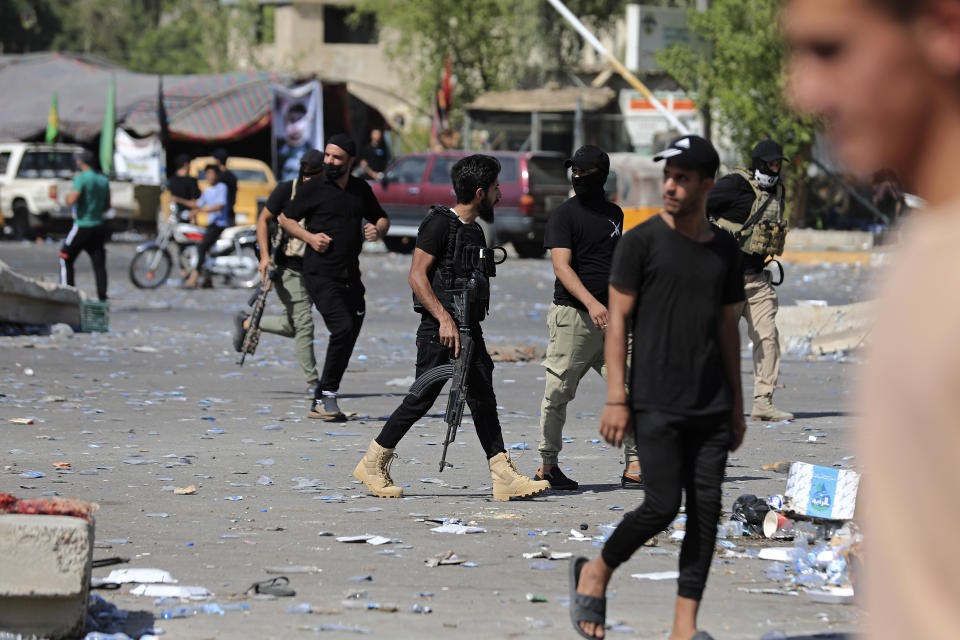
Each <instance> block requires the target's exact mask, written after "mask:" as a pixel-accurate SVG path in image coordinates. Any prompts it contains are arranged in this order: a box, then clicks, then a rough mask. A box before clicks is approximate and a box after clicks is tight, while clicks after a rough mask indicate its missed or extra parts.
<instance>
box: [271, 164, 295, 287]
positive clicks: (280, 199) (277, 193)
mask: <svg viewBox="0 0 960 640" xmlns="http://www.w3.org/2000/svg"><path fill="white" fill-rule="evenodd" d="M292 193H293V180H284V181H283V182H278V183H277V186H276V187H274V189H273V191H271V192H270V195H269V196H268V197H267V204H266V205H264V207H265V208H266V210H267V211H269V212H270V213H272V214H273V215H274V217H277V216H279V215H280V214H281V213H283V212H284V210H286V208H287V203H288V202H290V196H291V194H292ZM286 235H287V234H286V233H284V237H286ZM275 262H276V263H277V266H278V267H281V268H284V269H293V270H295V271H303V258H301V257H299V256H288V255H284V253H283V251H278V252H277V256H276V258H275Z"/></svg>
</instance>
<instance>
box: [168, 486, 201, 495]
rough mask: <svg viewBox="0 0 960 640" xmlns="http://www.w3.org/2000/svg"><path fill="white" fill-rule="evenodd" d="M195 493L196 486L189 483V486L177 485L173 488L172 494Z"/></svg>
mask: <svg viewBox="0 0 960 640" xmlns="http://www.w3.org/2000/svg"><path fill="white" fill-rule="evenodd" d="M196 493H197V487H196V486H194V485H192V484H191V485H190V486H189V487H177V488H176V489H174V490H173V495H175V496H192V495H194V494H196Z"/></svg>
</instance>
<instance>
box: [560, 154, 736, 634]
mask: <svg viewBox="0 0 960 640" xmlns="http://www.w3.org/2000/svg"><path fill="white" fill-rule="evenodd" d="M653 159H654V160H666V166H665V167H664V169H663V182H662V186H661V192H662V194H663V210H662V211H661V212H660V214H659V215H656V216H653V217H652V218H650V219H649V220H647V221H646V222H644V223H642V224H640V225H638V226H636V227H634V228H633V229H631V230H630V231H628V232H627V233H626V234H624V236H623V238H622V239H621V241H620V243H619V245H618V246H617V251H616V253H615V254H614V256H613V265H612V267H611V270H610V293H609V296H610V307H609V319H608V323H609V326H608V328H607V340H606V346H605V354H604V355H605V356H606V360H607V376H608V377H607V403H606V407H604V410H603V416H602V417H601V419H600V434H601V435H602V436H603V438H604V439H605V440H606V441H607V442H609V443H610V444H612V445H614V446H617V447H619V446H620V444H621V443H622V442H623V438H624V435H625V434H626V433H628V432H629V431H631V430H633V431H634V433H635V436H636V439H637V450H638V452H639V454H640V463H641V465H642V466H643V480H644V486H645V492H646V493H645V495H644V500H643V504H641V505H640V506H639V507H638V508H637V509H635V510H633V511H631V512H629V513H627V514H626V515H625V516H624V518H623V521H622V522H621V523H620V524H619V525H618V526H617V528H616V530H614V532H613V534H612V535H611V536H610V538H609V539H608V540H607V542H606V543H605V544H604V545H603V549H602V551H601V553H600V557H598V558H596V559H595V560H593V561H587V559H586V558H584V557H579V558H575V559H574V560H573V562H572V563H571V566H570V617H571V620H572V622H573V626H574V629H576V631H577V632H578V633H579V634H580V635H581V636H583V637H585V638H602V637H603V636H604V623H605V615H606V597H605V594H606V590H607V585H608V584H609V582H610V578H611V576H612V575H613V572H614V570H615V569H616V568H617V567H619V566H621V565H622V564H623V563H624V562H626V561H627V560H628V559H629V558H630V556H631V555H633V553H634V552H635V551H636V550H637V549H639V548H640V546H641V545H643V543H644V542H646V541H647V540H649V539H650V538H652V537H653V536H655V535H657V534H658V533H659V532H661V531H663V530H664V528H666V527H667V526H668V525H669V524H670V522H671V521H672V520H673V518H674V517H675V516H676V514H677V511H678V510H679V509H680V501H681V497H682V496H683V494H686V504H685V506H686V514H687V526H686V536H685V537H684V539H683V545H682V546H681V548H680V576H679V579H678V580H677V599H676V604H675V609H674V619H673V629H672V631H671V633H670V638H673V639H675V640H690V639H694V640H707V639H708V638H710V636H709V635H708V634H706V633H705V632H702V631H698V630H697V612H698V610H699V607H700V600H701V598H702V596H703V590H704V587H705V585H706V582H707V576H708V574H709V573H710V562H711V559H712V557H713V551H714V545H715V544H716V537H717V521H718V520H719V518H720V500H721V484H722V483H723V476H724V471H725V469H726V465H727V452H728V451H734V450H736V449H737V448H738V447H739V446H740V444H741V443H742V441H743V436H744V433H745V431H746V424H745V423H744V419H743V399H742V396H741V393H740V335H739V332H738V330H737V322H738V320H739V318H740V315H739V311H740V310H739V304H740V303H741V302H743V275H742V274H743V272H742V270H741V269H742V267H741V266H740V252H739V251H738V249H737V245H736V243H735V242H734V241H733V239H732V238H731V237H730V236H729V234H726V233H724V232H723V231H722V230H721V229H719V228H718V227H716V226H714V225H712V224H710V222H709V221H708V220H707V217H706V213H705V207H704V201H705V200H706V196H707V192H709V191H710V188H711V187H713V180H714V175H715V174H716V172H717V168H718V167H719V165H720V158H719V156H718V155H717V152H716V150H715V149H714V148H713V145H712V144H710V141H709V140H706V139H704V138H701V137H699V136H693V135H687V136H682V137H680V138H677V139H676V140H674V141H673V142H671V143H670V146H668V147H667V148H666V149H664V150H663V151H661V152H660V153H658V154H657V155H655V156H654V157H653ZM631 322H632V325H633V356H632V358H633V363H632V366H631V367H630V385H629V389H627V388H626V387H625V382H626V375H627V367H626V360H627V329H628V324H629V323H631Z"/></svg>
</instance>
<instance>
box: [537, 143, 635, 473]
mask: <svg viewBox="0 0 960 640" xmlns="http://www.w3.org/2000/svg"><path fill="white" fill-rule="evenodd" d="M564 167H566V168H568V169H570V171H571V175H572V183H573V190H574V193H575V194H576V195H574V196H573V197H572V198H570V199H569V200H567V201H566V202H564V203H563V204H561V205H560V206H559V207H557V208H556V209H555V210H554V211H552V212H551V213H550V218H549V219H548V220H547V229H546V232H545V234H544V241H543V244H544V246H545V247H546V248H548V249H550V257H551V259H552V260H553V272H554V274H555V275H556V276H557V280H556V283H555V284H554V293H553V304H552V305H550V311H549V312H548V313H547V328H548V329H549V332H550V342H549V344H548V345H547V357H546V359H545V360H544V361H543V366H544V367H546V369H547V371H546V378H547V381H546V388H545V390H544V392H543V402H542V403H541V404H540V458H541V460H542V463H541V465H540V468H539V469H538V470H537V478H538V479H540V480H546V481H548V482H549V483H550V488H551V489H559V490H569V491H572V490H575V489H577V488H578V487H579V484H578V483H577V482H576V481H575V480H571V479H570V478H568V477H567V476H566V475H565V474H564V473H563V471H562V470H561V469H560V467H559V466H557V462H558V457H559V454H560V450H561V449H562V448H563V425H564V423H565V422H566V418H567V404H569V403H570V401H571V400H573V398H574V396H575V395H576V393H577V386H578V385H579V384H580V380H581V378H583V376H584V375H586V373H587V371H589V370H590V369H594V370H595V371H596V372H597V373H599V374H600V375H601V376H603V378H604V379H606V377H607V368H606V366H605V365H604V362H603V339H604V336H605V335H606V332H607V282H608V281H609V279H610V262H611V260H613V251H614V249H616V247H617V241H619V240H620V234H621V232H622V231H623V211H621V210H620V207H618V206H617V205H615V204H613V203H612V202H608V201H607V198H606V194H605V193H604V190H603V187H604V184H605V183H606V181H607V175H608V174H609V173H610V157H609V156H608V155H607V154H606V152H604V151H603V149H601V148H599V147H595V146H593V145H586V146H583V147H580V148H579V149H577V151H576V153H574V154H573V157H572V158H570V159H569V160H566V161H565V162H564ZM625 449H626V451H625V457H626V464H627V467H626V469H625V470H624V472H623V475H622V476H621V477H620V484H621V486H623V487H624V488H628V487H629V488H638V487H642V486H643V485H642V483H641V479H640V460H639V458H638V457H637V447H636V443H634V441H633V436H632V435H629V434H628V438H627V444H626V446H625Z"/></svg>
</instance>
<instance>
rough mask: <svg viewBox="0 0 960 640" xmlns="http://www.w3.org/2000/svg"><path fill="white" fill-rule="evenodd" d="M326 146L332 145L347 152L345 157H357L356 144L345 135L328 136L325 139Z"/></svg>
mask: <svg viewBox="0 0 960 640" xmlns="http://www.w3.org/2000/svg"><path fill="white" fill-rule="evenodd" d="M327 144H332V145H336V146H338V147H340V148H341V149H343V150H344V151H346V152H347V155H348V156H350V157H353V156H355V155H357V143H356V142H354V141H353V138H351V137H350V136H348V135H347V134H345V133H338V134H335V135H332V136H330V137H329V138H328V139H327Z"/></svg>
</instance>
